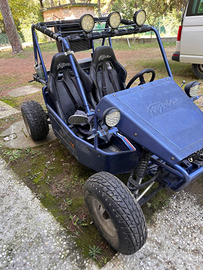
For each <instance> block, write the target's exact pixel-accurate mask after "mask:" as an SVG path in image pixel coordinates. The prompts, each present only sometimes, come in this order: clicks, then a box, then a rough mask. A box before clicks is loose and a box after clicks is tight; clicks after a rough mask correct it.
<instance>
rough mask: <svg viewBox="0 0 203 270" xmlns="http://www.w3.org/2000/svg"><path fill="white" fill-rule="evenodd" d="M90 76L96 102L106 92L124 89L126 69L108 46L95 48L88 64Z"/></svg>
mask: <svg viewBox="0 0 203 270" xmlns="http://www.w3.org/2000/svg"><path fill="white" fill-rule="evenodd" d="M90 77H91V78H92V80H93V82H94V84H95V87H96V91H95V93H94V94H95V97H94V98H95V101H96V102H97V103H98V102H99V101H100V99H101V98H102V97H103V96H105V95H107V94H111V93H114V92H117V91H120V90H123V89H126V84H125V80H126V77H127V71H126V70H125V68H124V67H123V66H122V65H121V64H120V63H119V62H118V61H117V59H116V56H115V54H114V51H113V49H112V48H111V47H110V46H101V47H97V48H96V49H95V51H94V53H93V58H92V62H91V66H90Z"/></svg>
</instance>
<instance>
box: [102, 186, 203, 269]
mask: <svg viewBox="0 0 203 270" xmlns="http://www.w3.org/2000/svg"><path fill="white" fill-rule="evenodd" d="M154 221H155V223H154V225H152V226H150V227H149V228H148V239H147V243H146V244H145V245H144V247H143V248H142V249H141V250H140V251H139V252H137V253H136V254H134V255H131V256H124V255H121V254H120V255H118V256H117V257H115V258H114V259H113V260H112V261H111V262H110V263H109V264H108V265H106V266H105V267H104V268H103V269H105V270H107V269H116V270H124V269H125V270H133V269H136V270H143V269H149V270H155V269H156V270H193V269H194V270H202V269H203V209H202V207H200V206H199V205H198V204H197V202H196V199H195V197H194V196H193V195H191V194H189V193H186V192H184V191H181V192H180V193H178V194H176V195H175V196H174V197H172V198H171V200H170V202H169V204H168V205H167V206H166V207H164V209H162V210H161V211H160V212H158V213H156V214H155V216H154Z"/></svg>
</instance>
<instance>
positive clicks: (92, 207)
mask: <svg viewBox="0 0 203 270" xmlns="http://www.w3.org/2000/svg"><path fill="white" fill-rule="evenodd" d="M84 193H85V194H84V195H85V203H86V205H87V207H88V209H89V212H90V214H91V216H92V218H93V220H94V224H95V225H96V226H97V228H98V229H99V231H100V232H101V234H102V235H103V237H104V238H105V239H106V241H107V242H108V243H109V244H110V245H111V246H112V247H113V248H114V249H115V250H116V251H119V252H120V253H122V254H126V255H130V254H133V253H135V252H136V251H138V250H139V249H140V248H141V247H142V246H143V245H144V243H145V242H146V239H147V228H146V222H145V218H144V214H143V212H142V210H141V207H140V205H139V203H138V202H137V201H136V200H135V198H134V196H133V195H132V194H131V192H130V191H129V189H128V188H127V187H126V185H124V184H123V182H121V181H120V180H119V179H118V178H117V177H115V176H114V175H112V174H110V173H107V172H99V173H96V174H94V175H92V176H91V177H90V178H89V179H88V180H87V181H86V183H85V186H84Z"/></svg>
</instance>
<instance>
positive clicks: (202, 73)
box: [192, 64, 203, 79]
mask: <svg viewBox="0 0 203 270" xmlns="http://www.w3.org/2000/svg"><path fill="white" fill-rule="evenodd" d="M192 69H193V72H194V74H195V75H196V76H197V77H198V78H199V79H203V64H192Z"/></svg>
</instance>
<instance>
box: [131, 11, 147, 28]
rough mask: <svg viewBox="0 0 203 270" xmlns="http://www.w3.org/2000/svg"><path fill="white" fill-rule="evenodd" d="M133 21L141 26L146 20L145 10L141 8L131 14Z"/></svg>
mask: <svg viewBox="0 0 203 270" xmlns="http://www.w3.org/2000/svg"><path fill="white" fill-rule="evenodd" d="M133 21H134V22H135V23H136V24H137V26H139V27H140V26H142V25H143V24H144V23H145V21H146V12H145V11H144V10H143V9H140V10H138V11H136V12H135V14H134V16H133Z"/></svg>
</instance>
